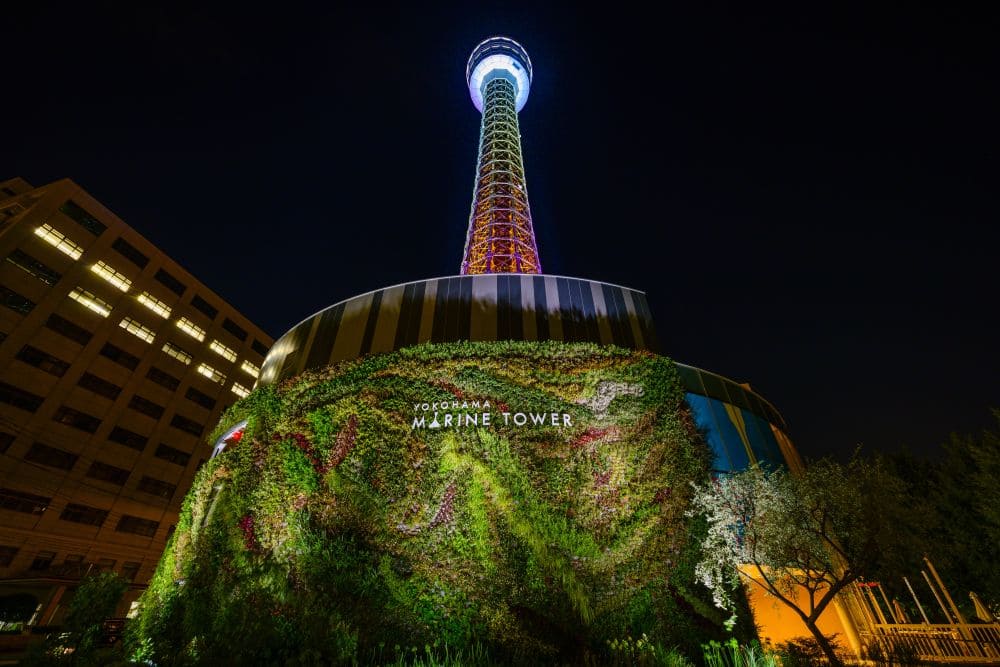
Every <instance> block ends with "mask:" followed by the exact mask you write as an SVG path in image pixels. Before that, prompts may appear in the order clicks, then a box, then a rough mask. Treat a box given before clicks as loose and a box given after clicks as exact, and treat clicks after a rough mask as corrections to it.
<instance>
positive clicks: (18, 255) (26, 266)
mask: <svg viewBox="0 0 1000 667" xmlns="http://www.w3.org/2000/svg"><path fill="white" fill-rule="evenodd" d="M7 261H8V262H10V263H11V264H13V265H14V266H16V267H17V268H19V269H21V270H22V271H24V272H25V273H27V274H29V275H32V276H34V277H35V278H38V279H39V280H40V281H42V282H43V283H45V284H46V285H55V284H56V283H57V282H59V279H60V278H62V274H61V273H59V272H58V271H56V270H55V269H52V268H50V267H48V266H46V265H45V264H42V263H41V262H39V261H38V260H37V259H35V258H34V257H32V256H31V255H29V254H28V253H26V252H24V251H23V250H21V249H20V248H15V249H14V250H13V252H11V253H10V255H8V257H7Z"/></svg>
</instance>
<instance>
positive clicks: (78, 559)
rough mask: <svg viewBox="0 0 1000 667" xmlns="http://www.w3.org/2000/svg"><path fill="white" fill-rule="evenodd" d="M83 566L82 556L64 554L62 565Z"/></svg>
mask: <svg viewBox="0 0 1000 667" xmlns="http://www.w3.org/2000/svg"><path fill="white" fill-rule="evenodd" d="M82 564H83V554H66V557H65V558H63V565H70V566H72V565H82Z"/></svg>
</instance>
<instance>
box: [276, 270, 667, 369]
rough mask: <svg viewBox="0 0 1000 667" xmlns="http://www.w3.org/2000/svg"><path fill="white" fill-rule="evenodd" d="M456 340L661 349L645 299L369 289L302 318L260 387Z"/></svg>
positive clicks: (445, 286)
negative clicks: (351, 361)
mask: <svg viewBox="0 0 1000 667" xmlns="http://www.w3.org/2000/svg"><path fill="white" fill-rule="evenodd" d="M462 340H468V341H499V340H524V341H545V340H555V341H564V342H591V343H597V344H601V345H618V346H620V347H624V348H628V349H636V350H649V351H652V352H656V351H658V349H659V345H658V343H657V340H656V332H655V329H654V328H653V318H652V316H651V314H650V311H649V304H648V303H647V302H646V295H645V293H643V292H640V291H637V290H633V289H629V288H627V287H620V286H618V285H610V284H608V283H600V282H595V281H592V280H582V279H580V278H565V277H561V276H550V275H522V274H485V275H466V276H454V277H447V278H433V279H430V280H419V281H415V282H411V283H405V284H402V285H396V286H393V287H387V288H385V289H380V290H375V291H373V292H368V293H367V294H362V295H360V296H355V297H352V298H350V299H347V300H345V301H341V302H339V303H336V304H334V305H332V306H330V307H328V308H326V309H324V310H321V311H320V312H318V313H316V314H315V315H313V316H311V317H308V318H306V319H305V320H303V321H302V322H300V323H299V324H297V325H296V326H295V327H293V328H292V329H291V330H289V331H288V333H286V334H285V335H284V336H282V337H281V338H280V339H278V341H277V342H276V343H275V344H274V346H273V347H272V348H271V351H270V352H269V353H268V355H267V358H266V359H265V360H264V365H263V368H262V369H261V375H260V379H259V381H258V385H265V384H271V383H274V382H279V381H281V380H284V379H286V378H290V377H294V376H295V375H298V374H299V373H301V372H302V371H304V370H307V369H310V368H320V367H323V366H326V365H328V364H330V363H333V362H336V361H343V360H347V359H355V358H358V357H361V356H364V355H367V354H376V353H384V352H391V351H393V350H398V349H401V348H404V347H408V346H410V345H416V344H418V343H426V342H432V343H448V342H455V341H462Z"/></svg>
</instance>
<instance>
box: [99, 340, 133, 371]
mask: <svg viewBox="0 0 1000 667" xmlns="http://www.w3.org/2000/svg"><path fill="white" fill-rule="evenodd" d="M101 354H102V355H103V356H105V357H107V358H108V359H110V360H111V361H113V362H115V363H116V364H118V365H119V366H124V367H125V368H127V369H129V370H131V371H134V370H135V369H136V367H137V366H138V365H139V357H137V356H135V355H134V354H129V353H128V352H126V351H125V350H123V349H121V348H120V347H118V346H117V345H112V344H111V343H105V344H104V347H102V348H101Z"/></svg>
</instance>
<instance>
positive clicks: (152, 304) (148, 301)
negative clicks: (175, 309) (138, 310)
mask: <svg viewBox="0 0 1000 667" xmlns="http://www.w3.org/2000/svg"><path fill="white" fill-rule="evenodd" d="M136 298H138V299H139V303H141V304H142V305H144V306H146V308H149V309H150V310H151V311H153V312H154V313H156V314H157V315H159V316H160V317H162V318H163V319H167V318H168V317H170V306H168V305H167V304H165V303H163V302H162V301H160V300H159V299H157V298H156V297H155V296H153V295H152V294H150V293H149V292H143V293H142V294H140V295H139V296H138V297H136Z"/></svg>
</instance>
